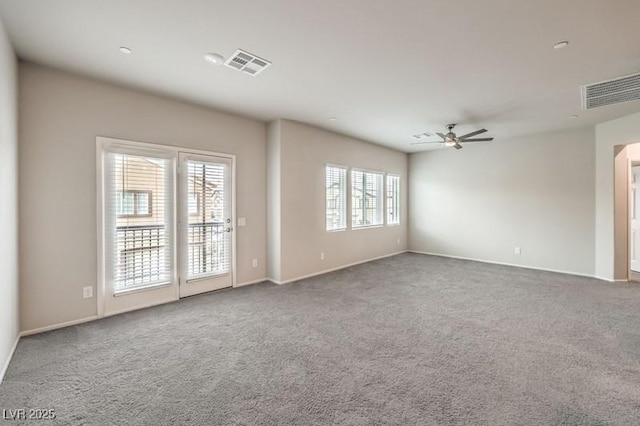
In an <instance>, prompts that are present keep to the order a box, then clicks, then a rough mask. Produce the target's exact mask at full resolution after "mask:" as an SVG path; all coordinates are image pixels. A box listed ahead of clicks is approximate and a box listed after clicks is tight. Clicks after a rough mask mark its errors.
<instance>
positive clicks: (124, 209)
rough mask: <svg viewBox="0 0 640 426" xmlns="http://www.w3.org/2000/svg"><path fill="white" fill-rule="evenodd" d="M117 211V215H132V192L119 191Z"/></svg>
mask: <svg viewBox="0 0 640 426" xmlns="http://www.w3.org/2000/svg"><path fill="white" fill-rule="evenodd" d="M116 203H117V206H116V208H117V211H118V214H119V215H130V214H133V213H134V210H133V192H130V191H124V192H123V191H120V192H118V196H117V200H116Z"/></svg>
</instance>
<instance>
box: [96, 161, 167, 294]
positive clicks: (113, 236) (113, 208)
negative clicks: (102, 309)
mask: <svg viewBox="0 0 640 426" xmlns="http://www.w3.org/2000/svg"><path fill="white" fill-rule="evenodd" d="M125 151H126V152H125ZM134 151H135V150H134V149H133V148H129V149H124V150H123V151H120V150H118V149H114V150H107V151H106V152H105V163H104V167H105V177H104V179H105V180H104V182H103V185H104V189H103V190H104V197H105V204H104V218H105V226H106V228H105V238H106V247H107V256H106V268H107V278H108V280H109V282H110V283H111V284H112V286H113V289H114V293H115V294H117V293H119V292H122V291H127V290H131V289H135V288H139V287H151V286H157V285H163V284H165V283H167V282H169V281H170V280H171V268H172V266H171V265H172V262H173V249H172V245H171V241H172V238H173V235H172V227H171V209H172V198H171V193H170V191H171V188H172V186H173V184H172V178H171V171H172V163H171V160H170V159H167V158H161V157H157V156H153V155H151V156H149V155H145V154H146V152H140V153H137V152H134ZM152 194H153V196H152Z"/></svg>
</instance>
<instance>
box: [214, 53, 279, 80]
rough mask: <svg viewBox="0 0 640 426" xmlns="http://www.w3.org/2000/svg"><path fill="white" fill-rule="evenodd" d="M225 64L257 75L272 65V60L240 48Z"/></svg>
mask: <svg viewBox="0 0 640 426" xmlns="http://www.w3.org/2000/svg"><path fill="white" fill-rule="evenodd" d="M224 64H225V65H226V66H228V67H229V68H233V69H236V70H238V71H240V72H243V73H245V74H249V75H254V76H255V75H258V74H260V73H261V72H262V71H264V69H265V68H267V67H268V66H269V65H271V62H269V61H267V60H266V59H262V58H260V57H258V56H256V55H254V54H252V53H249V52H245V51H244V50H242V49H238V50H236V51H235V52H234V54H233V55H231V57H230V58H229V59H227V61H226V62H225V63H224Z"/></svg>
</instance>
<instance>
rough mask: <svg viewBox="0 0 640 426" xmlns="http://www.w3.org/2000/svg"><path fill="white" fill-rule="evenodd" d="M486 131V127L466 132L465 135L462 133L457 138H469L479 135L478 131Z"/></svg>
mask: <svg viewBox="0 0 640 426" xmlns="http://www.w3.org/2000/svg"><path fill="white" fill-rule="evenodd" d="M486 131H487V129H480V130H476V131H475V132H471V133H467V134H466V135H463V136H458V139H464V138H470V137H472V136H475V135H479V134H480V133H484V132H486Z"/></svg>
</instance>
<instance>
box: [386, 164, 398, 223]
mask: <svg viewBox="0 0 640 426" xmlns="http://www.w3.org/2000/svg"><path fill="white" fill-rule="evenodd" d="M399 223H400V176H393V175H388V176H387V224H388V225H397V224H399Z"/></svg>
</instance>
